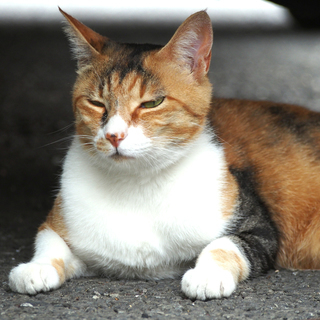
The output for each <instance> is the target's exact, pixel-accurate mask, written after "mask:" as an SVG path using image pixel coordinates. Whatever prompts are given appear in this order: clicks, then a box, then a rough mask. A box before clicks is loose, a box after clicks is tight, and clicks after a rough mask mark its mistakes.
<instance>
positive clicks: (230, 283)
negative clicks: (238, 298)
mask: <svg viewBox="0 0 320 320" xmlns="http://www.w3.org/2000/svg"><path fill="white" fill-rule="evenodd" d="M181 289H182V291H183V292H184V294H185V295H186V296H187V297H189V298H190V299H198V300H207V299H213V298H221V297H229V296H230V295H231V294H232V292H233V291H234V290H235V289H236V282H235V280H234V278H233V276H232V273H231V272H230V271H228V270H223V269H220V268H218V269H215V270H208V269H202V268H197V267H196V268H194V269H190V270H189V271H187V272H186V273H185V275H184V276H183V278H182V282H181Z"/></svg>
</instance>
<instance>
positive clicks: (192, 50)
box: [159, 11, 213, 81]
mask: <svg viewBox="0 0 320 320" xmlns="http://www.w3.org/2000/svg"><path fill="white" fill-rule="evenodd" d="M212 42H213V31H212V25H211V20H210V18H209V16H208V14H207V13H206V12H205V11H199V12H196V13H195V14H193V15H191V16H190V17H189V18H188V19H187V20H185V21H184V23H183V24H182V25H181V26H180V27H179V28H178V30H177V31H176V33H175V34H174V35H173V37H172V38H171V40H170V41H169V42H168V44H167V45H166V46H165V47H164V48H163V49H161V51H160V52H159V54H161V55H164V57H165V58H167V59H170V60H174V61H175V62H177V63H178V64H179V65H180V66H181V67H184V68H188V69H189V70H190V72H191V73H192V74H193V76H194V77H195V79H196V80H198V81H200V80H201V79H202V77H204V76H205V75H206V74H207V73H208V71H209V67H210V61H211V48H212Z"/></svg>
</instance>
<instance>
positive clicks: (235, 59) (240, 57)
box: [0, 21, 320, 320]
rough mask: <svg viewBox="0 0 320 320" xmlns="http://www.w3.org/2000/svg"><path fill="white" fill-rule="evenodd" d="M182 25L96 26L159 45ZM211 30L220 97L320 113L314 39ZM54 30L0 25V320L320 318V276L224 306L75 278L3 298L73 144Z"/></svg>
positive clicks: (274, 273)
mask: <svg viewBox="0 0 320 320" xmlns="http://www.w3.org/2000/svg"><path fill="white" fill-rule="evenodd" d="M180 22H181V21H179V22H178V21H176V22H172V23H168V24H164V25H163V24H162V25H158V24H148V25H144V24H143V23H134V24H115V23H113V24H109V25H108V24H106V23H100V24H94V23H88V24H89V25H90V26H91V27H93V28H94V29H95V30H96V31H98V32H100V33H102V34H104V35H107V36H109V37H110V38H112V39H115V40H119V41H124V42H142V43H143V42H152V43H166V41H168V40H169V39H170V37H171V36H172V34H173V32H174V31H175V29H176V27H177V26H178V25H179V23H180ZM213 25H214V31H215V36H214V38H215V39H214V47H213V56H212V65H211V71H210V78H211V80H212V82H213V84H214V92H215V95H216V96H219V97H236V98H247V99H255V100H273V101H279V102H288V103H296V104H300V105H304V106H307V107H309V108H311V109H314V110H320V31H319V30H301V29H299V28H296V27H291V28H288V27H283V28H281V27H278V28H274V27H273V28H269V27H268V26H263V27H261V26H260V27H256V26H251V25H233V26H230V25H215V24H214V23H213ZM74 68H75V62H74V61H71V59H70V54H69V48H68V43H67V40H66V38H65V36H64V34H63V33H62V31H61V25H60V24H50V25H49V24H36V25H32V24H29V25H14V24H12V25H10V24H9V25H8V24H6V25H1V24H0V319H44V318H45V317H49V318H50V319H139V318H151V319H164V318H168V319H245V318H251V319H290V320H291V319H301V320H305V319H317V318H319V319H320V272H319V271H304V272H301V271H293V270H291V271H289V270H271V271H270V272H269V273H268V274H267V275H264V276H261V277H259V278H257V279H254V280H252V281H248V282H246V283H242V284H240V286H239V287H238V289H237V290H236V291H235V293H234V294H233V295H232V296H231V297H230V298H228V299H218V300H212V301H206V302H201V301H190V300H189V299H187V298H186V297H184V296H183V295H182V293H181V291H180V281H179V280H165V281H127V280H121V279H120V280H119V279H109V278H81V279H74V280H71V281H68V282H67V283H66V284H64V285H63V286H62V287H61V288H60V289H58V290H56V291H54V292H49V293H45V294H42V293H41V294H38V295H36V296H27V295H20V294H16V293H13V292H11V291H10V289H9V287H8V284H7V275H8V273H9V271H10V269H11V268H12V267H13V266H15V265H16V264H18V263H20V262H26V261H28V260H29V259H30V258H31V256H32V250H33V249H32V243H33V238H34V236H35V233H36V230H37V227H38V225H39V224H40V223H41V222H42V221H43V220H44V219H45V216H46V214H47V212H48V210H49V209H50V206H51V205H52V202H53V199H54V195H55V193H56V190H57V188H58V185H59V173H60V167H61V163H62V161H63V157H64V154H65V152H66V150H67V147H68V144H69V142H70V137H72V134H73V127H72V123H73V118H72V111H71V90H72V85H73V82H74V79H75V72H74Z"/></svg>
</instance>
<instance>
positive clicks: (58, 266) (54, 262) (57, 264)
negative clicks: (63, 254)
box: [51, 259, 66, 284]
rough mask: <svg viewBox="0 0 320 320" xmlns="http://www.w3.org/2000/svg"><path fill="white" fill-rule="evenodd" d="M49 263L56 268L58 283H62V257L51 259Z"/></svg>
mask: <svg viewBox="0 0 320 320" xmlns="http://www.w3.org/2000/svg"><path fill="white" fill-rule="evenodd" d="M51 264H52V266H53V267H54V268H55V269H56V270H57V272H58V275H59V279H60V283H61V284H62V283H63V282H65V280H66V273H65V265H64V261H63V260H62V259H52V260H51Z"/></svg>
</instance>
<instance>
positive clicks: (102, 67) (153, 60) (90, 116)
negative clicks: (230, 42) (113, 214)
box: [61, 10, 212, 170]
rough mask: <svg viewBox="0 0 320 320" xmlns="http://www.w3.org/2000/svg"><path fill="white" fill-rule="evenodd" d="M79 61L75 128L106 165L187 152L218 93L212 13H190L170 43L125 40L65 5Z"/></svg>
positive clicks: (168, 159)
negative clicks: (213, 79)
mask: <svg viewBox="0 0 320 320" xmlns="http://www.w3.org/2000/svg"><path fill="white" fill-rule="evenodd" d="M61 12H62V13H63V15H64V16H65V18H66V19H67V21H68V26H67V28H66V32H67V34H68V36H69V38H70V40H71V44H72V49H73V52H74V54H75V57H76V59H77V61H78V77H77V80H76V83H75V86H74V92H73V105H74V113H75V119H76V133H77V135H78V137H79V139H80V141H81V143H82V145H83V147H84V148H85V149H86V150H87V151H88V153H89V154H91V155H92V156H93V158H95V159H96V160H97V159H99V161H100V162H102V163H105V164H106V165H107V166H113V165H115V166H118V167H119V166H120V167H126V168H131V169H132V168H133V167H136V168H138V170H141V169H151V168H153V169H155V170H157V169H159V168H162V167H165V166H168V165H169V164H171V163H174V162H175V161H177V160H178V159H179V158H180V157H181V156H183V155H185V154H186V152H187V150H189V148H190V147H191V146H192V143H193V142H194V141H196V139H197V137H199V135H200V134H201V132H202V131H203V129H204V126H205V122H206V116H207V114H208V111H209V107H210V106H209V105H210V100H211V84H210V82H209V80H208V77H207V73H208V70H209V65H210V59H211V46H212V27H211V21H210V18H209V17H208V15H207V13H206V12H205V11H200V12H198V13H195V14H193V15H192V16H190V17H189V18H188V19H187V20H186V21H185V22H184V23H183V24H182V25H181V26H180V27H179V28H178V30H177V31H176V33H175V34H174V36H173V37H172V39H171V40H170V41H169V42H168V44H167V45H165V46H164V47H161V46H157V45H149V44H142V45H140V44H122V43H118V42H115V41H113V40H110V39H108V38H106V37H103V36H101V35H99V34H98V33H96V32H94V31H93V30H91V29H90V28H88V27H86V26H85V25H83V24H82V23H80V22H79V21H78V20H76V19H75V18H73V17H71V16H70V15H68V14H67V13H65V12H63V11H62V10H61Z"/></svg>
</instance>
